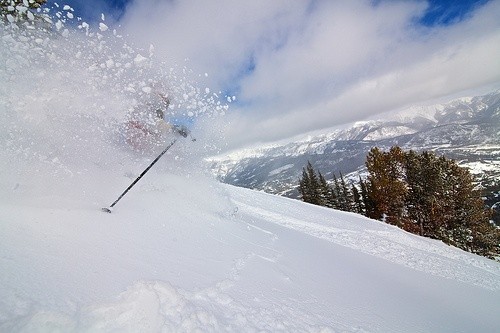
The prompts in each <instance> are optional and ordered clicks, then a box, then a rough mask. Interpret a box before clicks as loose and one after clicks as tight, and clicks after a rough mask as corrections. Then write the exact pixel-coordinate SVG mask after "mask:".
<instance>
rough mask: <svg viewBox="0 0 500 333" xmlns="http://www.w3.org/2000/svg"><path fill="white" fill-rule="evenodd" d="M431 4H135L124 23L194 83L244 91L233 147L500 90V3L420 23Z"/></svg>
mask: <svg viewBox="0 0 500 333" xmlns="http://www.w3.org/2000/svg"><path fill="white" fill-rule="evenodd" d="M428 9H429V4H428V3H427V2H423V1H383V0H382V1H369V0H352V1H322V0H317V1H313V0H311V1H285V0H275V1H267V0H255V1H238V2H235V1H231V0H218V1H199V0H183V1H173V0H172V1H160V0H135V1H134V2H132V3H131V4H129V6H128V8H127V11H126V13H125V15H124V16H123V17H122V19H121V21H120V23H121V24H122V28H123V29H124V30H125V32H126V33H128V34H129V35H130V37H131V38H132V39H134V40H135V42H136V43H139V44H141V43H142V44H143V45H144V46H147V45H149V43H152V44H153V45H154V46H155V52H156V54H157V55H158V56H160V57H163V58H165V59H166V61H170V62H175V63H178V64H184V63H187V66H188V67H189V68H191V69H192V70H193V72H194V73H199V74H203V73H208V74H209V75H208V77H205V76H204V75H199V76H197V77H194V78H193V79H196V80H199V81H200V84H206V85H207V86H209V87H210V88H211V89H212V90H221V91H223V92H225V93H229V94H231V95H233V94H234V95H236V96H237V103H236V104H234V105H233V106H232V108H231V111H230V112H229V114H228V115H227V116H226V117H225V119H222V120H221V121H223V122H226V123H228V124H229V126H227V128H226V139H227V141H228V148H236V147H239V146H243V145H251V144H256V143H259V142H266V141H273V140H280V139H285V138H288V137H291V136H295V135H299V134H302V133H306V132H309V131H316V130H321V129H327V128H330V127H334V126H338V125H342V124H347V123H350V122H353V121H357V120H361V119H365V118H367V117H373V116H374V115H376V114H379V113H382V112H386V111H389V110H392V109H399V108H402V107H405V106H408V105H411V104H416V103H417V104H418V103H425V102H426V101H429V100H432V99H436V98H440V97H444V96H449V95H452V94H458V93H466V92H467V91H469V90H471V89H478V88H481V87H483V88H484V89H498V88H499V87H500V61H499V60H498V59H499V58H498V55H499V54H500V22H499V20H498V17H500V1H498V0H494V1H490V2H488V3H486V4H485V5H483V6H481V7H479V8H477V9H476V10H475V11H473V12H471V13H470V15H468V16H465V17H464V18H463V19H461V20H460V21H459V22H452V23H450V24H444V25H435V26H426V25H423V24H421V23H419V22H420V21H419V20H420V19H421V18H422V17H424V15H425V14H426V12H427V10H428Z"/></svg>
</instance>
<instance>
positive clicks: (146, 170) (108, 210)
mask: <svg viewBox="0 0 500 333" xmlns="http://www.w3.org/2000/svg"><path fill="white" fill-rule="evenodd" d="M176 141H177V138H175V139H174V140H173V141H172V142H171V143H170V144H169V145H168V146H167V147H166V148H165V149H163V151H162V152H161V154H160V155H158V157H157V158H155V159H154V161H153V162H151V164H150V165H149V166H148V167H147V168H146V169H145V170H144V171H143V172H142V173H141V174H140V175H139V177H137V178H136V179H135V180H134V181H133V183H132V184H130V185H129V187H127V189H126V190H125V191H123V193H122V194H121V195H120V196H119V197H118V199H116V200H115V202H113V203H112V204H111V206H109V207H103V208H101V210H102V211H103V212H106V213H111V211H112V209H113V207H114V205H116V203H117V202H118V201H120V199H121V198H123V196H124V195H125V194H127V192H128V191H129V190H130V189H131V188H132V187H133V186H134V185H135V184H136V183H137V182H138V181H139V180H140V179H141V178H142V176H144V175H145V174H146V172H148V171H149V169H151V167H152V166H153V165H154V164H155V163H156V162H158V160H159V159H160V158H161V157H162V156H163V154H165V153H166V152H167V150H169V149H170V147H172V146H173V145H174V143H175V142H176Z"/></svg>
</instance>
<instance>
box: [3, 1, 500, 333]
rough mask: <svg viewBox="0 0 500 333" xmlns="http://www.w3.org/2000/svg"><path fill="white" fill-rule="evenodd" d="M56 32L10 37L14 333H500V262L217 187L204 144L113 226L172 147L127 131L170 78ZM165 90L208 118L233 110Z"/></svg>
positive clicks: (10, 33)
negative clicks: (135, 109)
mask: <svg viewBox="0 0 500 333" xmlns="http://www.w3.org/2000/svg"><path fill="white" fill-rule="evenodd" d="M59 8H61V10H64V11H71V8H70V7H69V6H64V7H63V6H61V7H59ZM56 17H69V15H67V14H66V15H62V14H60V15H58V16H56ZM46 22H47V21H46ZM44 24H45V25H46V24H48V22H47V23H44ZM54 24H55V28H54V29H51V30H47V31H45V30H44V31H40V33H41V35H36V36H33V35H32V34H33V33H35V34H36V33H37V31H36V30H22V29H21V30H19V29H16V28H14V29H10V28H8V27H6V26H4V25H3V23H2V24H0V46H1V47H0V63H2V64H5V66H0V78H1V80H0V114H1V115H2V117H3V121H2V122H0V146H1V147H2V149H0V331H1V332H146V333H147V332H196V331H202V332H221V331H229V332H280V331H281V332H337V331H341V332H459V331H462V332H494V331H497V330H498V327H500V318H499V317H498V313H497V312H498V307H499V305H500V303H499V300H500V264H499V263H498V262H495V261H492V260H488V259H486V258H483V257H479V256H476V255H473V254H470V253H466V252H463V251H461V250H458V249H456V248H453V247H449V246H447V245H445V244H443V243H441V242H439V241H436V240H431V239H425V238H421V237H418V236H415V235H411V234H409V233H406V232H404V231H402V230H400V229H397V228H395V227H392V226H389V225H387V224H384V223H382V222H378V221H373V220H369V219H367V218H364V217H361V216H359V215H355V214H350V213H343V212H338V211H334V210H331V209H325V208H322V207H317V206H312V205H308V204H305V203H302V202H299V201H297V200H291V199H287V198H283V197H278V196H273V195H270V194H265V193H259V192H257V191H252V190H248V189H243V188H238V187H234V186H231V185H227V184H222V183H220V182H217V181H216V180H215V179H213V178H212V177H211V176H210V175H207V174H206V173H205V171H204V170H205V164H204V163H205V162H204V158H205V157H206V156H207V155H209V154H210V153H211V151H207V150H206V148H205V147H207V146H209V145H208V143H200V142H199V141H201V140H199V141H198V142H196V143H194V142H190V141H188V140H184V141H183V140H181V139H179V140H178V142H177V143H176V144H175V145H174V146H172V149H170V150H169V151H168V152H167V154H165V155H164V156H163V158H162V159H160V160H159V162H158V163H157V164H156V165H155V166H154V167H153V168H152V169H151V170H150V171H149V173H147V174H146V175H145V176H144V178H142V179H141V180H140V182H138V183H137V184H136V186H135V187H134V188H133V189H132V190H131V191H130V192H129V193H128V194H127V195H126V196H125V197H123V199H122V200H121V201H120V202H119V203H118V204H117V205H116V206H115V209H114V210H113V212H112V213H111V214H108V213H104V212H102V211H101V207H103V206H107V205H109V204H110V203H111V202H113V200H114V199H116V197H117V196H118V195H119V194H120V193H121V192H122V191H123V190H124V189H125V188H126V187H127V186H128V185H129V184H130V183H131V182H132V181H133V180H134V179H135V178H136V176H137V175H138V174H140V173H141V171H142V170H144V168H145V167H146V166H147V165H148V164H149V163H150V162H151V160H152V159H153V158H154V157H156V156H157V154H158V150H160V151H161V149H162V147H153V148H152V151H147V152H144V151H143V152H142V153H139V152H137V151H134V150H133V149H132V147H130V146H129V145H127V142H126V140H124V138H123V132H122V131H121V130H120V128H121V127H120V124H121V121H122V120H123V112H124V111H127V110H128V109H127V105H128V103H132V102H133V101H134V100H138V101H140V100H141V98H142V97H141V95H142V94H147V93H148V89H147V85H146V84H147V81H148V79H149V77H150V75H151V73H152V72H158V73H165V72H162V71H161V70H159V71H153V69H156V70H157V69H158V68H156V67H154V66H153V64H152V63H151V58H146V57H145V56H142V55H141V54H145V53H144V51H138V50H135V49H133V48H131V47H124V46H123V45H122V44H121V43H122V42H121V41H120V39H118V40H114V39H108V37H109V36H108V37H107V35H106V32H107V31H108V30H106V29H105V24H104V23H103V22H101V24H100V25H99V27H100V28H99V29H100V30H99V31H100V32H99V33H95V31H94V32H93V30H92V29H91V28H89V27H88V25H87V26H84V25H83V24H82V23H81V22H80V27H81V29H82V30H81V34H82V35H78V34H75V32H74V31H72V30H66V28H64V25H63V22H61V21H56V22H55V23H54ZM68 29H71V28H68ZM109 33H110V34H111V36H113V35H112V34H113V33H112V32H111V31H109ZM32 37H34V38H32ZM111 41H114V42H113V43H116V44H117V45H118V47H117V45H115V44H113V43H111ZM111 45H113V47H111ZM108 46H109V47H108ZM123 50H125V52H123ZM118 64H120V65H118ZM160 69H161V67H160ZM166 73H170V71H169V70H167V71H166ZM162 78H163V79H165V80H167V79H168V80H170V81H168V82H170V83H171V85H172V91H173V93H177V94H180V96H181V97H182V103H185V104H184V105H185V106H186V107H187V106H189V105H197V106H198V108H201V111H200V109H194V108H193V109H192V110H191V111H190V112H193V113H194V114H196V116H197V117H200V118H198V119H197V120H200V121H201V120H202V116H203V114H204V112H202V111H203V110H204V106H209V105H211V104H210V103H212V102H214V104H215V105H218V104H217V103H216V102H215V100H214V99H212V97H210V96H205V95H203V94H199V93H198V92H199V90H197V89H196V87H193V86H189V85H188V84H187V83H186V82H184V81H182V80H180V81H177V80H176V79H175V78H174V77H172V76H169V75H166V76H165V77H162ZM178 78H179V77H178ZM186 89H187V91H186ZM201 91H203V89H202V90H201ZM133 96H135V98H132V97H133ZM184 96H187V97H186V98H184ZM179 103H181V102H179ZM132 105H133V104H132ZM208 109H210V110H214V109H215V111H217V109H216V108H212V107H206V110H208ZM173 111H175V110H173ZM210 116H214V115H213V114H210ZM172 139H173V138H172V137H169V138H167V140H166V143H168V142H170V140H172ZM188 152H191V154H188ZM287 168H288V167H287V166H283V167H281V169H275V173H276V174H279V173H280V172H283V171H286V170H287Z"/></svg>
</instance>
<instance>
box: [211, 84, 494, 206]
mask: <svg viewBox="0 0 500 333" xmlns="http://www.w3.org/2000/svg"><path fill="white" fill-rule="evenodd" d="M394 145H399V146H401V147H403V148H404V149H412V150H418V151H421V150H432V151H435V152H437V153H438V154H444V155H446V156H447V157H449V158H454V159H456V160H457V161H458V162H459V164H461V165H463V166H466V167H469V168H470V169H471V171H472V172H473V173H475V174H476V175H478V176H479V177H480V179H481V182H482V183H483V184H485V185H488V184H491V183H492V182H493V181H494V180H495V179H497V180H498V179H499V177H500V162H499V161H500V91H495V92H493V93H490V94H488V95H485V96H477V97H471V98H460V99H455V100H452V101H451V102H449V103H446V104H439V105H432V106H427V107H412V108H409V109H407V110H404V111H401V112H398V113H393V114H389V115H386V120H373V121H364V122H357V123H355V124H353V125H352V126H351V127H348V128H346V129H342V130H335V131H333V132H330V133H327V134H323V135H318V136H315V137H307V138H305V139H303V140H298V141H296V142H291V143H287V144H283V145H276V144H275V145H272V146H269V147H261V148H258V149H250V150H245V151H241V152H237V153H235V154H232V155H228V156H222V157H218V158H216V159H213V160H212V161H213V170H214V172H215V173H216V174H217V175H218V177H219V178H220V179H221V180H222V181H224V182H226V183H229V184H233V185H237V186H242V187H247V188H253V189H258V190H263V191H266V192H269V193H275V194H284V195H289V196H292V197H294V196H296V195H297V193H296V191H294V189H295V188H296V186H297V185H298V179H299V177H300V175H301V172H302V168H303V167H304V166H305V165H306V164H307V161H311V163H312V164H313V165H314V166H315V168H317V169H319V170H321V171H322V173H323V174H324V175H326V177H327V178H328V177H331V176H332V173H333V172H335V173H336V174H337V175H338V172H342V173H343V174H350V173H353V172H354V173H355V174H356V173H359V172H362V170H363V168H364V162H365V158H366V154H367V152H368V151H369V150H370V149H371V148H372V147H375V146H377V147H381V148H390V147H391V146H394ZM354 177H356V176H354Z"/></svg>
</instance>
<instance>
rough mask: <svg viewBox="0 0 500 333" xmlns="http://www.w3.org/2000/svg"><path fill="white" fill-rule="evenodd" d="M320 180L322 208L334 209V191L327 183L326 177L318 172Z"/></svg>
mask: <svg viewBox="0 0 500 333" xmlns="http://www.w3.org/2000/svg"><path fill="white" fill-rule="evenodd" d="M318 178H319V192H320V197H321V206H326V207H329V208H333V204H332V200H331V199H332V193H331V192H332V189H331V187H330V185H328V183H327V182H326V179H325V177H323V175H322V174H321V172H319V171H318Z"/></svg>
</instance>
